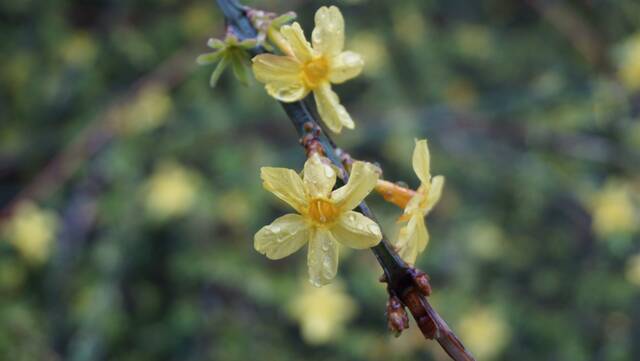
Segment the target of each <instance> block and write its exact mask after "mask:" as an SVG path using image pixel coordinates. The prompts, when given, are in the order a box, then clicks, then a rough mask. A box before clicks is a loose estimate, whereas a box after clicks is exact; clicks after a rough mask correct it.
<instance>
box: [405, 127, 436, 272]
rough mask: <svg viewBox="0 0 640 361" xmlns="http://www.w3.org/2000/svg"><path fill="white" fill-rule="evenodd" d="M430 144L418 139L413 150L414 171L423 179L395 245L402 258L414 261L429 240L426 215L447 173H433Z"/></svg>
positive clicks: (409, 204) (411, 202)
mask: <svg viewBox="0 0 640 361" xmlns="http://www.w3.org/2000/svg"><path fill="white" fill-rule="evenodd" d="M430 162H431V160H430V156H429V148H428V147H427V141H426V139H422V140H418V141H416V147H415V149H414V151H413V171H414V172H415V173H416V175H417V176H418V178H419V179H420V181H421V182H422V183H421V184H420V187H419V188H418V190H417V191H416V194H415V195H414V196H413V197H412V198H411V199H410V200H409V202H408V203H407V206H406V207H405V209H404V214H403V215H402V217H400V221H407V222H408V223H407V224H406V225H405V226H404V227H402V228H400V232H399V233H398V239H397V240H396V242H395V247H396V249H397V250H398V254H399V255H400V257H402V259H404V260H405V261H406V262H408V263H411V264H413V263H415V262H416V258H417V257H418V254H419V253H420V252H422V251H424V249H425V247H427V243H428V242H429V232H428V231H427V226H426V224H425V222H424V217H425V216H426V215H427V214H428V213H429V212H430V211H431V209H432V208H433V207H434V206H435V205H436V203H438V200H440V195H441V194H442V187H443V186H444V177H443V176H435V177H433V178H432V177H431V171H430Z"/></svg>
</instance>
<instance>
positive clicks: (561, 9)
mask: <svg viewBox="0 0 640 361" xmlns="http://www.w3.org/2000/svg"><path fill="white" fill-rule="evenodd" d="M526 2H527V3H528V4H529V5H530V6H531V7H533V8H534V9H535V10H536V11H537V12H538V13H540V15H541V16H542V17H543V18H544V19H545V20H547V21H548V22H549V23H550V24H551V25H553V27H555V28H556V29H557V30H558V32H560V33H561V34H562V35H563V36H564V37H566V38H567V40H568V41H569V42H570V43H571V45H572V46H573V47H574V48H575V49H576V50H577V51H578V52H579V53H580V55H582V57H583V58H584V59H585V60H586V61H587V62H588V63H589V64H590V65H591V66H593V67H595V68H598V69H600V70H602V71H605V72H611V70H612V69H613V67H612V66H611V64H610V63H609V59H608V55H607V53H606V46H605V44H604V43H603V40H602V36H601V35H600V34H599V33H598V30H597V29H596V28H595V27H594V26H592V25H591V24H589V22H588V21H586V20H585V19H584V18H583V17H582V16H581V15H580V13H579V12H578V11H576V9H575V8H573V5H571V4H569V3H565V2H559V1H547V0H527V1H526ZM585 3H588V2H585Z"/></svg>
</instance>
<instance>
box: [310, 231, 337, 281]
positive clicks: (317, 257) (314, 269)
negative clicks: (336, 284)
mask: <svg viewBox="0 0 640 361" xmlns="http://www.w3.org/2000/svg"><path fill="white" fill-rule="evenodd" d="M307 265H308V267H309V281H310V282H311V284H312V285H314V286H316V287H320V286H323V285H326V284H328V283H329V282H331V280H332V279H333V278H334V277H335V276H336V273H338V243H336V241H335V239H334V238H333V236H332V235H331V232H329V231H328V230H327V229H325V228H315V229H314V232H313V235H312V238H311V240H310V241H309V253H308V254H307Z"/></svg>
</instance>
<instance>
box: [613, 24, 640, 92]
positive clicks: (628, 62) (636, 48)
mask: <svg viewBox="0 0 640 361" xmlns="http://www.w3.org/2000/svg"><path fill="white" fill-rule="evenodd" d="M618 75H619V76H620V80H621V81H622V83H623V84H625V85H626V86H627V87H628V88H629V89H630V90H638V89H640V34H636V35H633V36H632V37H631V38H630V39H629V40H627V41H626V42H625V45H624V46H623V49H622V57H621V59H620V63H619V67H618Z"/></svg>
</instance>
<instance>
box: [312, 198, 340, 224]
mask: <svg viewBox="0 0 640 361" xmlns="http://www.w3.org/2000/svg"><path fill="white" fill-rule="evenodd" d="M339 213H340V212H339V210H338V208H337V207H336V206H334V205H333V203H331V202H330V201H328V200H326V199H323V198H315V199H312V200H311V202H309V217H311V219H313V220H314V221H316V222H318V223H330V222H333V221H334V220H335V219H336V218H337V217H338V215H339Z"/></svg>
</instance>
